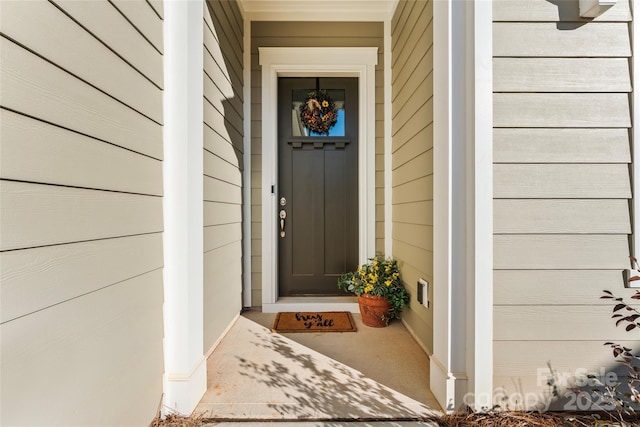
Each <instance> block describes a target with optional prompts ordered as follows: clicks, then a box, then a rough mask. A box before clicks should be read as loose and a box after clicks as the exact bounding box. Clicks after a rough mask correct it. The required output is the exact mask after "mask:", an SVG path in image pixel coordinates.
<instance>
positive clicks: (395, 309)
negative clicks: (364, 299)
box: [338, 256, 409, 319]
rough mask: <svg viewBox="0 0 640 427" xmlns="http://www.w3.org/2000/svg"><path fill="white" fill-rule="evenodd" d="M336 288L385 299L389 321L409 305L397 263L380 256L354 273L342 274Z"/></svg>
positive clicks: (358, 294)
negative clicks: (387, 302)
mask: <svg viewBox="0 0 640 427" xmlns="http://www.w3.org/2000/svg"><path fill="white" fill-rule="evenodd" d="M338 288H339V289H342V290H343V291H346V292H351V293H354V294H356V295H357V296H360V295H363V294H369V295H376V296H381V297H386V298H387V300H388V301H389V304H390V305H391V309H390V310H389V312H388V313H387V316H388V318H389V319H393V318H398V317H400V312H401V311H402V308H403V307H404V306H405V305H407V304H409V293H408V292H407V290H406V289H405V288H404V286H403V285H402V280H401V279H400V270H399V269H398V262H397V261H396V260H395V259H385V258H384V257H382V256H376V257H375V258H371V259H370V260H369V262H368V263H366V264H363V265H361V266H360V267H358V269H357V270H356V271H353V272H350V273H346V274H343V275H342V276H340V279H338Z"/></svg>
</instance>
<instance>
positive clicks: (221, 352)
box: [194, 310, 440, 427]
mask: <svg viewBox="0 0 640 427" xmlns="http://www.w3.org/2000/svg"><path fill="white" fill-rule="evenodd" d="M353 317H354V320H355V322H356V324H357V327H358V332H355V333H353V332H345V333H295V334H276V333H272V332H271V325H272V323H273V320H274V318H275V314H267V313H261V312H260V311H255V310H252V311H247V312H245V313H243V315H242V316H240V317H239V318H238V320H237V322H236V323H235V324H234V325H233V326H232V328H231V329H230V331H229V332H228V333H227V335H226V336H225V337H224V338H223V339H222V341H221V343H220V344H219V346H218V347H217V348H216V350H215V351H214V352H213V354H212V355H211V356H210V357H209V359H208V361H207V368H208V373H209V374H208V375H209V377H208V384H207V388H208V389H207V392H206V394H205V395H204V396H203V398H202V400H201V401H200V403H199V404H198V406H197V408H196V410H195V411H194V414H196V415H200V414H202V415H203V416H204V417H205V418H211V419H214V420H216V422H214V423H213V424H210V425H224V426H228V427H231V426H246V425H252V426H260V425H263V423H264V424H265V425H267V424H268V425H269V426H271V427H275V426H277V425H280V424H281V423H282V425H291V423H292V422H295V423H296V424H295V425H296V426H301V427H302V426H308V427H311V426H342V425H349V426H354V427H355V426H373V427H387V426H389V427H391V426H425V425H432V426H434V425H437V424H435V423H433V422H427V421H425V419H427V418H428V417H430V416H432V415H436V414H437V413H439V412H440V407H439V405H438V403H437V402H436V400H435V398H434V397H433V395H432V394H431V392H430V391H429V387H428V384H429V372H428V370H429V360H428V357H427V355H426V354H425V352H424V351H423V350H422V348H421V347H420V346H419V345H418V344H417V343H416V342H415V340H414V339H413V337H412V336H411V335H410V334H409V332H408V331H407V330H406V328H405V327H404V326H403V325H402V323H401V322H399V321H394V322H392V324H391V325H389V327H387V328H382V329H377V328H370V327H368V326H365V325H363V324H362V321H361V319H360V315H359V314H354V315H353Z"/></svg>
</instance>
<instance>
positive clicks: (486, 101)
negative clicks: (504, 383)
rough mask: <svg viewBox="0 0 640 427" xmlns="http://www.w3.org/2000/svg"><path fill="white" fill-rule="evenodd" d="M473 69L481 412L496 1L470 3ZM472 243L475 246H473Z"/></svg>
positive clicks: (488, 315)
mask: <svg viewBox="0 0 640 427" xmlns="http://www.w3.org/2000/svg"><path fill="white" fill-rule="evenodd" d="M467 8H468V9H471V10H472V13H469V16H468V21H470V22H468V24H467V28H473V32H471V31H470V32H469V34H470V40H469V44H468V46H469V48H468V56H469V57H470V58H469V66H468V67H467V70H468V72H469V73H470V74H472V76H471V78H472V81H473V86H472V87H470V88H469V90H468V91H467V93H468V94H470V95H472V96H473V101H472V102H469V104H471V105H473V106H474V110H473V111H472V113H471V114H472V119H473V126H472V128H471V129H472V130H473V138H472V141H470V142H471V143H470V144H469V145H468V149H469V153H470V155H469V158H470V163H471V164H470V165H469V170H471V171H473V182H472V183H470V188H469V190H470V193H471V194H472V195H473V196H472V197H473V202H472V204H471V206H470V214H469V218H468V223H469V224H470V226H469V227H468V230H469V231H468V232H469V233H470V235H471V236H472V238H470V239H469V240H470V244H469V245H468V247H469V248H471V250H472V251H473V252H472V253H471V254H469V258H470V264H471V265H469V268H468V271H469V272H470V275H469V278H468V285H467V289H468V290H469V299H470V302H471V305H472V306H473V317H472V318H471V319H470V320H471V324H470V325H469V335H470V339H469V342H468V348H471V349H473V353H472V354H470V355H469V356H470V359H471V361H470V368H469V370H470V372H471V374H470V376H471V378H473V381H472V382H470V384H469V392H470V393H471V396H472V397H473V400H469V399H467V400H468V403H469V404H472V405H473V406H474V407H475V408H476V409H482V407H489V408H490V407H492V406H493V8H492V2H491V1H477V2H469V4H467ZM471 242H472V243H471Z"/></svg>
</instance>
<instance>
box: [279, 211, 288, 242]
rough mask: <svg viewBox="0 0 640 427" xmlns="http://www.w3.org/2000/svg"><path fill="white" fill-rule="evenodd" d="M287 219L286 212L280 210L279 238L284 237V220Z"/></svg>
mask: <svg viewBox="0 0 640 427" xmlns="http://www.w3.org/2000/svg"><path fill="white" fill-rule="evenodd" d="M286 217H287V212H286V211H285V210H284V209H281V210H280V237H284V236H285V232H284V220H285V218H286Z"/></svg>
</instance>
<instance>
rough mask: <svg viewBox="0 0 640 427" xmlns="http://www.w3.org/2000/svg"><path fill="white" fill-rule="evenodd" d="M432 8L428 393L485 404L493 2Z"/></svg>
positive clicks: (449, 404)
mask: <svg viewBox="0 0 640 427" xmlns="http://www.w3.org/2000/svg"><path fill="white" fill-rule="evenodd" d="M433 12H434V19H433V22H434V74H433V75H434V106H435V107H434V248H435V249H434V283H433V292H434V297H433V313H434V314H433V315H434V338H433V355H432V357H431V371H430V373H431V390H432V391H433V393H434V395H435V396H436V398H437V399H438V401H439V402H440V404H441V405H442V406H443V407H444V408H445V409H447V410H456V409H459V408H460V407H461V406H462V405H464V404H470V405H471V406H475V407H476V408H478V409H479V408H480V407H482V406H491V389H492V378H493V354H492V348H493V321H492V318H493V258H492V252H493V244H492V241H493V234H492V233H493V230H492V223H493V216H492V215H493V213H492V203H493V200H492V194H493V193H492V93H491V90H492V68H491V67H492V65H491V2H489V1H479V2H467V1H452V2H445V1H437V2H434V5H433Z"/></svg>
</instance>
